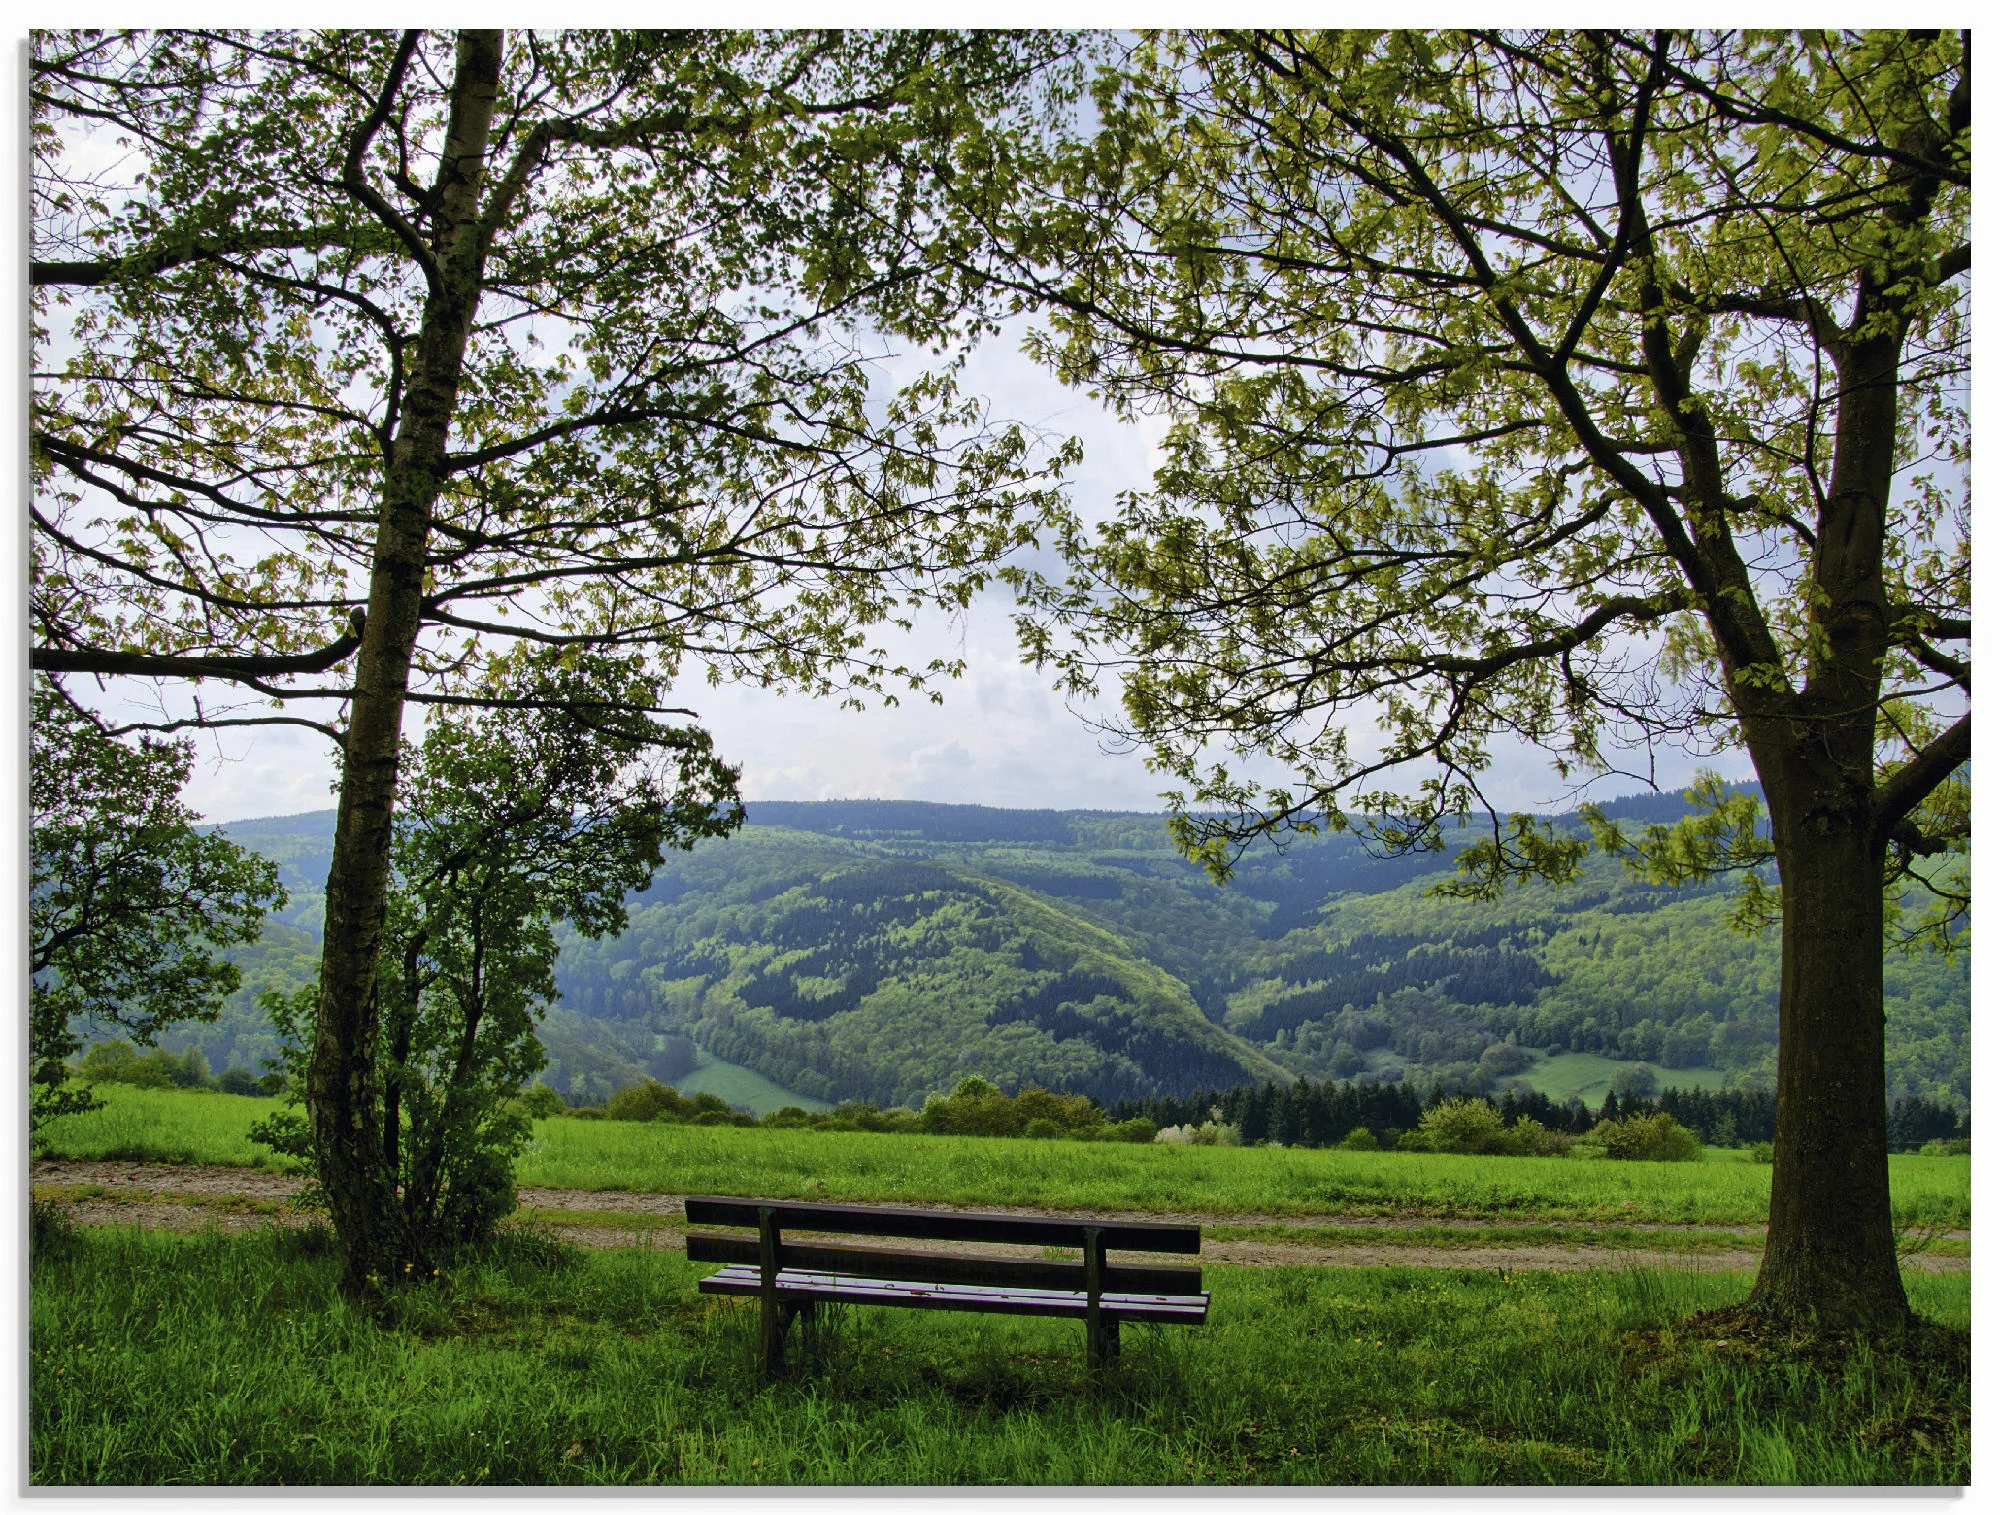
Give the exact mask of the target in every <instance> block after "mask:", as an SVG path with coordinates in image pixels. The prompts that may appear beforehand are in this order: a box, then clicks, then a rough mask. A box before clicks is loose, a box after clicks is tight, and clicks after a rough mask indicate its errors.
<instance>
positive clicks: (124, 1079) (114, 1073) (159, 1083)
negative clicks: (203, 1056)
mask: <svg viewBox="0 0 2000 1515" xmlns="http://www.w3.org/2000/svg"><path fill="white" fill-rule="evenodd" d="M179 1067H180V1059H179V1058H177V1057H175V1056H174V1055H173V1054H172V1053H170V1052H163V1051H161V1050H160V1049H159V1048H157V1047H155V1048H154V1049H153V1050H152V1051H151V1052H149V1053H148V1054H147V1055H146V1056H144V1057H141V1056H139V1054H138V1053H136V1052H134V1051H133V1050H132V1044H131V1043H130V1042H128V1041H126V1040H125V1039H124V1038H123V1037H120V1038H119V1039H118V1040H116V1041H109V1042H102V1043H100V1044H99V1045H97V1046H95V1047H92V1048H91V1049H90V1050H89V1051H88V1052H86V1053H84V1055H83V1062H82V1063H81V1064H80V1065H79V1066H78V1068H77V1070H76V1073H77V1077H78V1078H80V1079H82V1080H83V1081H84V1082H85V1083H87V1084H131V1085H132V1086H133V1087H135V1088H139V1089H171V1088H173V1087H174V1072H175V1071H177V1070H178V1069H179Z"/></svg>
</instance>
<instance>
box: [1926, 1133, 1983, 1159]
mask: <svg viewBox="0 0 2000 1515" xmlns="http://www.w3.org/2000/svg"><path fill="white" fill-rule="evenodd" d="M1971 1155H1972V1138H1971V1137H1969V1136H1936V1137H1932V1138H1931V1140H1929V1141H1927V1142H1925V1143H1924V1144H1923V1145H1922V1146H1921V1147H1919V1148H1917V1156H1919V1157H1970V1156H1971Z"/></svg>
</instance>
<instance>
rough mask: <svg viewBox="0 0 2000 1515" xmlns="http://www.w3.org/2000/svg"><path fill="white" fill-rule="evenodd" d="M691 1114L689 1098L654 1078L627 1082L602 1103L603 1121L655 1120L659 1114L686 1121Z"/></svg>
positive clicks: (693, 1109)
mask: <svg viewBox="0 0 2000 1515" xmlns="http://www.w3.org/2000/svg"><path fill="white" fill-rule="evenodd" d="M693 1114H695V1108H694V1106H693V1105H692V1104H691V1103H690V1102H689V1100H688V1099H687V1098H686V1097H685V1096H684V1095H683V1094H682V1093H681V1092H680V1091H679V1090H678V1089H675V1088H672V1087H670V1086H669V1085H667V1084H663V1083H661V1082H660V1081H659V1080H658V1079H657V1078H648V1079H642V1080H640V1081H639V1082H638V1083H636V1084H628V1085H627V1086H626V1087H625V1088H623V1089H620V1090H619V1091H618V1092H617V1093H616V1094H614V1095H612V1096H611V1098H609V1099H607V1100H606V1101H605V1102H604V1118H605V1119H606V1120H658V1119H660V1118H661V1117H662V1116H664V1117H665V1118H667V1119H668V1120H686V1119H688V1118H689V1117H690V1116H691V1115H693Z"/></svg>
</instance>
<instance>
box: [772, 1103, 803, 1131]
mask: <svg viewBox="0 0 2000 1515" xmlns="http://www.w3.org/2000/svg"><path fill="white" fill-rule="evenodd" d="M812 1123H813V1118H812V1115H811V1114H810V1113H809V1112H808V1111H807V1110H806V1109H805V1107H804V1106H802V1105H784V1106H781V1107H779V1108H778V1109H776V1110H773V1111H771V1113H770V1114H768V1115H766V1116H765V1117H764V1119H763V1120H762V1121H761V1122H760V1124H761V1125H766V1126H770V1127H772V1128H774V1129H776V1130H780V1131H797V1130H801V1129H804V1128H809V1127H810V1126H811V1125H812Z"/></svg>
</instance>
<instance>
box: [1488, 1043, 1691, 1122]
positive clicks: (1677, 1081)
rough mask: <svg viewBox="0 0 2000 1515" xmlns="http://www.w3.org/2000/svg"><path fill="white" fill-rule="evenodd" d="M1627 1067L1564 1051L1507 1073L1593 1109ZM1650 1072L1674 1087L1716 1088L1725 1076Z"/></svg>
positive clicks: (1675, 1070) (1590, 1054) (1540, 1091)
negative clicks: (1575, 1099)
mask: <svg viewBox="0 0 2000 1515" xmlns="http://www.w3.org/2000/svg"><path fill="white" fill-rule="evenodd" d="M1631 1066H1632V1064H1631V1061H1630V1060H1629V1059H1628V1060H1622V1061H1621V1060H1620V1059H1618V1058H1615V1057H1602V1056H1599V1055H1598V1054H1597V1053H1595V1052H1564V1053H1560V1054H1558V1055H1557V1056H1555V1057H1548V1056H1546V1055H1544V1056H1538V1057H1537V1058H1536V1059H1535V1061H1534V1062H1533V1064H1531V1065H1530V1066H1529V1067H1526V1068H1524V1069H1522V1070H1521V1071H1520V1072H1519V1073H1515V1074H1511V1075H1509V1076H1510V1077H1512V1078H1518V1079H1520V1080H1521V1081H1522V1082H1523V1083H1525V1084H1526V1085H1527V1086H1528V1087H1529V1088H1531V1089H1533V1090H1534V1091H1535V1092H1536V1093H1537V1094H1546V1095H1547V1096H1548V1097H1549V1098H1550V1099H1552V1100H1555V1101H1557V1102H1558V1103H1560V1102H1561V1101H1563V1100H1566V1099H1568V1098H1569V1097H1570V1096H1571V1095H1572V1094H1574V1095H1575V1096H1576V1097H1577V1098H1579V1099H1581V1100H1582V1101H1583V1102H1584V1103H1585V1104H1587V1105H1589V1106H1590V1107H1591V1108H1592V1109H1593V1110H1594V1109H1596V1108H1597V1107H1598V1106H1599V1105H1601V1104H1603V1103H1604V1096H1605V1095H1607V1094H1609V1093H1610V1092H1611V1079H1612V1075H1614V1074H1615V1073H1617V1071H1618V1070H1619V1069H1620V1068H1629V1067H1631ZM1654 1072H1655V1075H1656V1076H1657V1077H1658V1079H1659V1081H1660V1087H1661V1088H1662V1089H1664V1088H1666V1087H1667V1086H1668V1085H1669V1084H1671V1085H1673V1086H1674V1087H1675V1088H1678V1089H1720V1088H1721V1087H1722V1086H1723V1084H1724V1083H1726V1082H1727V1081H1728V1079H1729V1075H1728V1074H1727V1073H1725V1072H1724V1071H1723V1070H1722V1069H1720V1068H1658V1067H1656V1068H1655V1070H1654Z"/></svg>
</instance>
